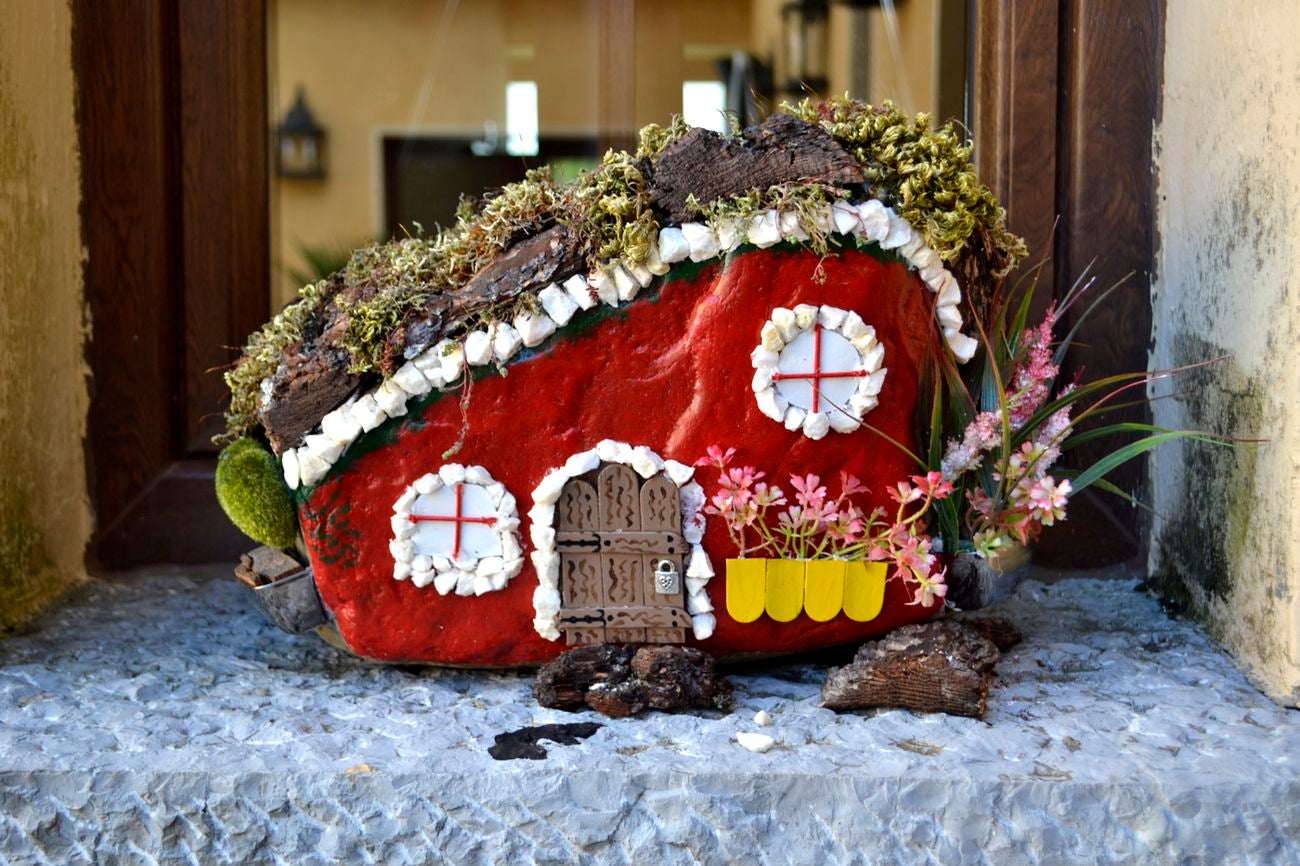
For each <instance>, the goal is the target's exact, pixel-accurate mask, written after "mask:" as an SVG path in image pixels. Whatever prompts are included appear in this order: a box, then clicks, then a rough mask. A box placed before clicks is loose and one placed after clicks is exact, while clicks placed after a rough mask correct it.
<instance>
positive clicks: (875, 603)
mask: <svg viewBox="0 0 1300 866" xmlns="http://www.w3.org/2000/svg"><path fill="white" fill-rule="evenodd" d="M845 566H846V568H845V570H844V613H845V615H846V616H848V618H849V619H851V620H853V621H854V622H867V621H869V620H873V619H875V618H876V617H877V616H879V615H880V608H881V607H882V606H883V605H884V603H885V577H886V576H887V574H888V570H889V569H888V567H887V566H886V565H885V564H884V563H883V562H846V563H845Z"/></svg>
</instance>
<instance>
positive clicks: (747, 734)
mask: <svg viewBox="0 0 1300 866" xmlns="http://www.w3.org/2000/svg"><path fill="white" fill-rule="evenodd" d="M736 742H737V743H740V745H741V746H743V747H744V748H746V749H748V750H749V751H751V752H758V753H759V754H762V753H763V752H766V751H768V750H769V749H771V748H772V747H773V746H775V745H776V740H774V739H772V738H771V737H769V736H768V735H767V734H756V733H754V732H753V731H737V732H736Z"/></svg>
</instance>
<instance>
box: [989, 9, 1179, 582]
mask: <svg viewBox="0 0 1300 866" xmlns="http://www.w3.org/2000/svg"><path fill="white" fill-rule="evenodd" d="M972 4H973V7H974V16H973V17H974V27H975V33H974V37H975V49H974V51H973V61H974V65H973V71H972V74H971V77H970V82H971V108H972V127H973V133H974V138H975V152H976V158H977V161H978V168H979V171H980V174H981V177H982V178H983V179H984V180H985V182H986V183H988V184H989V185H990V186H991V187H992V188H993V190H994V192H995V193H997V195H998V197H999V199H1000V200H1001V201H1002V203H1003V204H1004V205H1005V206H1006V208H1007V215H1008V221H1009V223H1010V227H1011V229H1012V230H1013V231H1016V232H1017V233H1019V234H1021V235H1023V236H1024V237H1025V238H1026V240H1027V241H1028V243H1029V249H1030V264H1032V263H1033V262H1034V261H1037V260H1038V259H1041V258H1042V257H1043V256H1050V258H1051V263H1050V264H1049V265H1048V266H1047V267H1045V268H1044V270H1043V273H1042V275H1041V279H1040V290H1039V295H1038V298H1037V304H1036V306H1037V311H1038V312H1039V313H1041V312H1042V311H1044V310H1045V309H1046V306H1047V304H1048V303H1049V301H1051V300H1052V299H1053V298H1060V297H1061V296H1062V295H1063V294H1064V292H1065V291H1066V290H1068V288H1069V287H1070V286H1071V285H1072V284H1074V282H1075V281H1076V280H1077V279H1079V278H1080V276H1081V275H1083V274H1084V273H1089V274H1091V275H1092V276H1094V277H1095V278H1096V280H1097V284H1096V287H1095V288H1094V294H1096V293H1099V292H1100V290H1102V289H1104V288H1105V287H1107V286H1109V285H1111V284H1112V283H1115V282H1117V281H1119V280H1121V279H1123V278H1124V276H1125V275H1126V274H1130V273H1131V274H1132V276H1131V277H1129V278H1128V279H1127V280H1126V281H1125V282H1124V284H1123V287H1122V288H1121V289H1119V290H1118V291H1117V292H1116V293H1115V294H1114V295H1112V296H1111V298H1110V300H1109V301H1108V302H1107V303H1106V304H1105V305H1104V306H1103V307H1101V308H1099V309H1098V310H1097V311H1096V312H1095V313H1093V314H1092V315H1091V316H1090V317H1089V319H1088V320H1087V321H1086V323H1085V324H1084V325H1083V327H1082V328H1081V329H1080V331H1079V334H1078V336H1077V340H1078V344H1079V345H1078V347H1077V348H1076V349H1072V350H1071V351H1070V352H1069V354H1068V357H1067V361H1066V364H1065V369H1064V370H1063V371H1062V373H1063V376H1064V377H1070V376H1072V375H1074V373H1075V372H1076V371H1080V370H1084V371H1085V372H1086V374H1087V376H1088V377H1089V378H1100V377H1104V376H1109V375H1114V374H1118V373H1125V372H1132V371H1141V370H1145V369H1147V363H1148V359H1147V352H1148V348H1149V345H1150V340H1151V275H1152V268H1153V264H1154V251H1155V213H1156V202H1155V196H1156V191H1155V177H1154V174H1153V173H1152V171H1151V165H1152V135H1153V133H1154V128H1155V124H1156V122H1157V120H1158V119H1159V111H1160V85H1161V64H1162V61H1163V57H1164V16H1165V2H1164V0H1059V2H1056V3H1053V2H1047V0H972ZM1058 220H1059V222H1058ZM1079 312H1081V309H1078V310H1073V311H1071V314H1070V317H1071V318H1072V317H1073V316H1076V315H1077V314H1078V313H1079ZM1069 326H1070V322H1069V321H1067V322H1066V325H1065V327H1066V328H1068V327H1069ZM1148 419H1149V413H1148V412H1147V411H1146V410H1145V408H1136V407H1135V408H1133V409H1131V410H1128V411H1126V412H1123V413H1119V414H1116V415H1114V416H1111V417H1108V418H1107V419H1106V420H1107V422H1112V421H1120V420H1125V421H1144V420H1148ZM1114 445H1115V443H1114V442H1112V441H1107V440H1099V441H1097V442H1095V443H1089V444H1088V445H1087V446H1084V447H1083V448H1081V449H1080V453H1081V454H1082V456H1083V457H1084V459H1085V460H1086V459H1095V457H1096V456H1098V455H1099V454H1102V453H1105V452H1106V451H1108V450H1110V449H1111V448H1113V447H1114ZM1109 478H1110V480H1111V481H1113V482H1114V483H1115V484H1117V485H1118V486H1119V487H1120V488H1121V489H1123V490H1125V491H1127V492H1129V493H1130V494H1133V495H1134V496H1137V497H1138V498H1139V499H1141V498H1142V497H1143V492H1144V489H1145V486H1146V482H1147V476H1146V462H1145V461H1143V460H1135V461H1133V462H1131V463H1129V464H1127V465H1125V466H1123V467H1120V469H1118V470H1116V471H1115V472H1113V473H1112V474H1111V475H1110V476H1109ZM1092 493H1093V491H1091V490H1090V491H1087V492H1086V493H1085V496H1084V497H1081V498H1080V499H1079V500H1076V502H1075V504H1074V505H1073V506H1072V508H1071V518H1070V520H1069V521H1068V522H1067V523H1066V524H1064V525H1063V526H1062V527H1059V528H1057V529H1054V531H1053V532H1052V533H1048V534H1045V535H1044V537H1043V546H1042V549H1041V550H1040V552H1041V553H1044V554H1046V558H1047V559H1052V560H1056V561H1057V562H1058V563H1059V564H1062V565H1064V564H1103V563H1105V562H1116V561H1121V560H1124V559H1128V558H1132V557H1133V556H1135V555H1138V556H1140V555H1143V554H1144V551H1145V545H1146V540H1147V520H1146V516H1145V513H1144V512H1143V511H1142V510H1141V509H1138V508H1134V507H1131V506H1129V505H1126V504H1125V503H1123V502H1122V501H1120V500H1118V499H1116V498H1114V497H1110V496H1094V495H1091V494H1092ZM1099 538H1110V539H1114V540H1116V542H1117V543H1115V544H1112V545H1109V546H1107V545H1098V544H1097V541H1098V539H1099Z"/></svg>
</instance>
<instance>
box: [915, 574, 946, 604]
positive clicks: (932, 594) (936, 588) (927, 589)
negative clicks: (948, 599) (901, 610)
mask: <svg viewBox="0 0 1300 866" xmlns="http://www.w3.org/2000/svg"><path fill="white" fill-rule="evenodd" d="M947 594H948V584H946V583H944V572H939V573H938V574H936V575H932V576H930V577H922V578H918V580H917V587H916V591H915V592H914V593H913V594H912V600H911V601H909V602H908V603H907V604H908V607H911V606H913V605H918V604H919V605H921V606H922V607H930V606H931V605H932V604H934V600H935V599H936V598H937V599H940V600H942V599H943V597H944V596H946V595H947Z"/></svg>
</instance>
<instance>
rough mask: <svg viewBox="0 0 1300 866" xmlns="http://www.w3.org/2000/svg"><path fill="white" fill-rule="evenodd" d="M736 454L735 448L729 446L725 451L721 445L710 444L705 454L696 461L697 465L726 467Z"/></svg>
mask: <svg viewBox="0 0 1300 866" xmlns="http://www.w3.org/2000/svg"><path fill="white" fill-rule="evenodd" d="M735 456H736V449H735V448H728V449H727V450H726V451H723V450H722V448H721V447H720V446H717V445H710V446H709V447H708V448H707V449H706V453H705V456H703V457H701V458H700V459H699V460H696V461H695V465H696V466H716V467H718V468H719V469H724V468H726V466H727V464H728V463H730V462H731V458H732V457H735Z"/></svg>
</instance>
